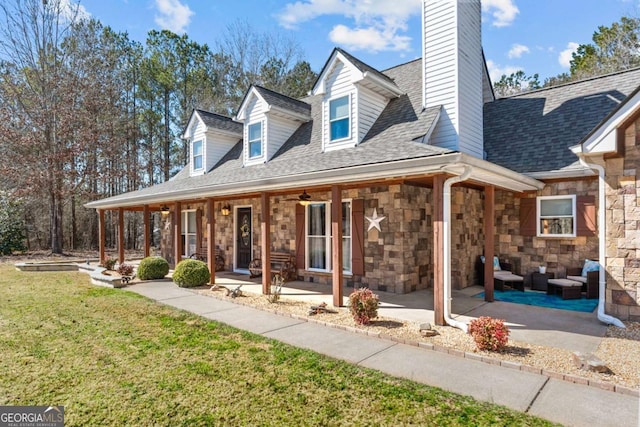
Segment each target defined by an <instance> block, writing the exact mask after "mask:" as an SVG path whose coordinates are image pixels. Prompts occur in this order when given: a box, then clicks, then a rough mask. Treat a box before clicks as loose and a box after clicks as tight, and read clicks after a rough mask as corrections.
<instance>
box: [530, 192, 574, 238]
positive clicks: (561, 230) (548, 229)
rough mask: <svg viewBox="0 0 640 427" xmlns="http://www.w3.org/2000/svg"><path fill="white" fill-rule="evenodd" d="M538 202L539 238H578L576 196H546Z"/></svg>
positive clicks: (539, 198)
mask: <svg viewBox="0 0 640 427" xmlns="http://www.w3.org/2000/svg"><path fill="white" fill-rule="evenodd" d="M537 200H538V209H537V212H538V230H537V234H538V236H541V237H575V236H576V196H546V197H538V199H537Z"/></svg>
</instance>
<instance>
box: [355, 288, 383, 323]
mask: <svg viewBox="0 0 640 427" xmlns="http://www.w3.org/2000/svg"><path fill="white" fill-rule="evenodd" d="M349 310H350V311H351V315H352V316H353V320H355V321H356V323H357V324H359V325H367V324H368V323H369V322H370V321H371V319H374V318H376V317H378V295H376V294H374V293H373V292H371V289H369V288H359V289H356V290H354V291H353V293H352V294H351V295H349Z"/></svg>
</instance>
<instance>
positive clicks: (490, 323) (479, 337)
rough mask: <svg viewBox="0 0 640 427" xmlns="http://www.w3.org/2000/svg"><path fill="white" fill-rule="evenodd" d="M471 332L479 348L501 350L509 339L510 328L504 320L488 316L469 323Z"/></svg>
mask: <svg viewBox="0 0 640 427" xmlns="http://www.w3.org/2000/svg"><path fill="white" fill-rule="evenodd" d="M469 334H470V335H471V336H472V337H473V340H474V341H475V342H476V346H477V347H478V350H489V351H501V350H503V349H504V347H505V346H506V345H507V342H508V341H509V328H508V327H507V326H506V325H505V324H504V320H501V319H494V318H492V317H488V316H482V317H478V318H477V319H474V320H472V321H471V322H470V323H469Z"/></svg>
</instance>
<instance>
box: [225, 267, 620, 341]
mask: <svg viewBox="0 0 640 427" xmlns="http://www.w3.org/2000/svg"><path fill="white" fill-rule="evenodd" d="M216 284H217V285H219V286H227V287H232V288H233V287H235V286H238V285H240V284H241V285H242V290H243V291H244V292H250V293H253V294H261V293H262V284H261V282H260V278H255V279H250V278H249V276H248V275H244V274H240V273H232V272H218V273H216ZM482 290H483V289H482V288H481V287H478V286H471V287H468V288H465V289H463V290H453V291H452V301H451V311H452V313H453V318H454V319H457V320H461V321H464V322H469V321H470V320H472V319H473V318H477V317H480V316H491V317H495V318H501V319H505V320H506V322H507V324H508V326H509V329H510V330H511V335H510V337H511V338H512V339H514V340H517V341H523V342H528V343H531V344H537V345H544V346H550V347H556V348H563V349H566V350H570V351H580V352H584V353H588V352H593V351H595V350H596V348H597V347H598V345H599V344H600V341H601V339H602V337H603V336H604V334H605V332H606V329H607V326H606V325H604V324H603V323H601V322H600V321H598V319H597V317H596V313H595V312H593V313H582V312H576V311H568V310H557V309H551V308H545V307H534V306H529V305H523V304H513V303H508V302H501V301H495V302H491V303H488V302H485V301H484V300H483V299H481V298H476V297H474V295H476V294H478V293H480V292H482ZM351 291H352V288H344V289H343V294H344V305H345V306H346V305H347V302H348V295H349V294H350V293H351ZM375 293H376V294H377V295H378V296H379V297H380V308H379V310H378V315H379V316H383V317H388V318H392V319H398V320H404V321H412V322H431V323H433V320H434V314H433V291H432V290H420V291H415V292H411V293H409V294H392V293H388V292H380V291H375ZM281 296H282V297H283V298H288V299H294V300H299V301H305V302H309V303H320V302H326V303H327V305H329V306H331V304H332V295H331V287H329V286H327V285H320V284H317V283H310V282H302V281H291V282H287V283H286V286H285V287H283V288H282V292H281Z"/></svg>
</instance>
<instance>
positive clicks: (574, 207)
mask: <svg viewBox="0 0 640 427" xmlns="http://www.w3.org/2000/svg"><path fill="white" fill-rule="evenodd" d="M562 199H564V200H566V199H571V204H572V210H573V215H572V217H573V230H572V232H571V234H543V233H542V232H541V230H540V220H541V219H542V218H541V216H540V202H541V201H543V200H562ZM559 217H560V216H555V217H554V218H559ZM565 217H567V218H568V217H569V216H568V215H566V216H565ZM577 227H578V212H577V204H576V195H575V194H567V195H563V196H538V197H536V236H537V237H556V238H557V237H560V238H572V237H576V235H577Z"/></svg>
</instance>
